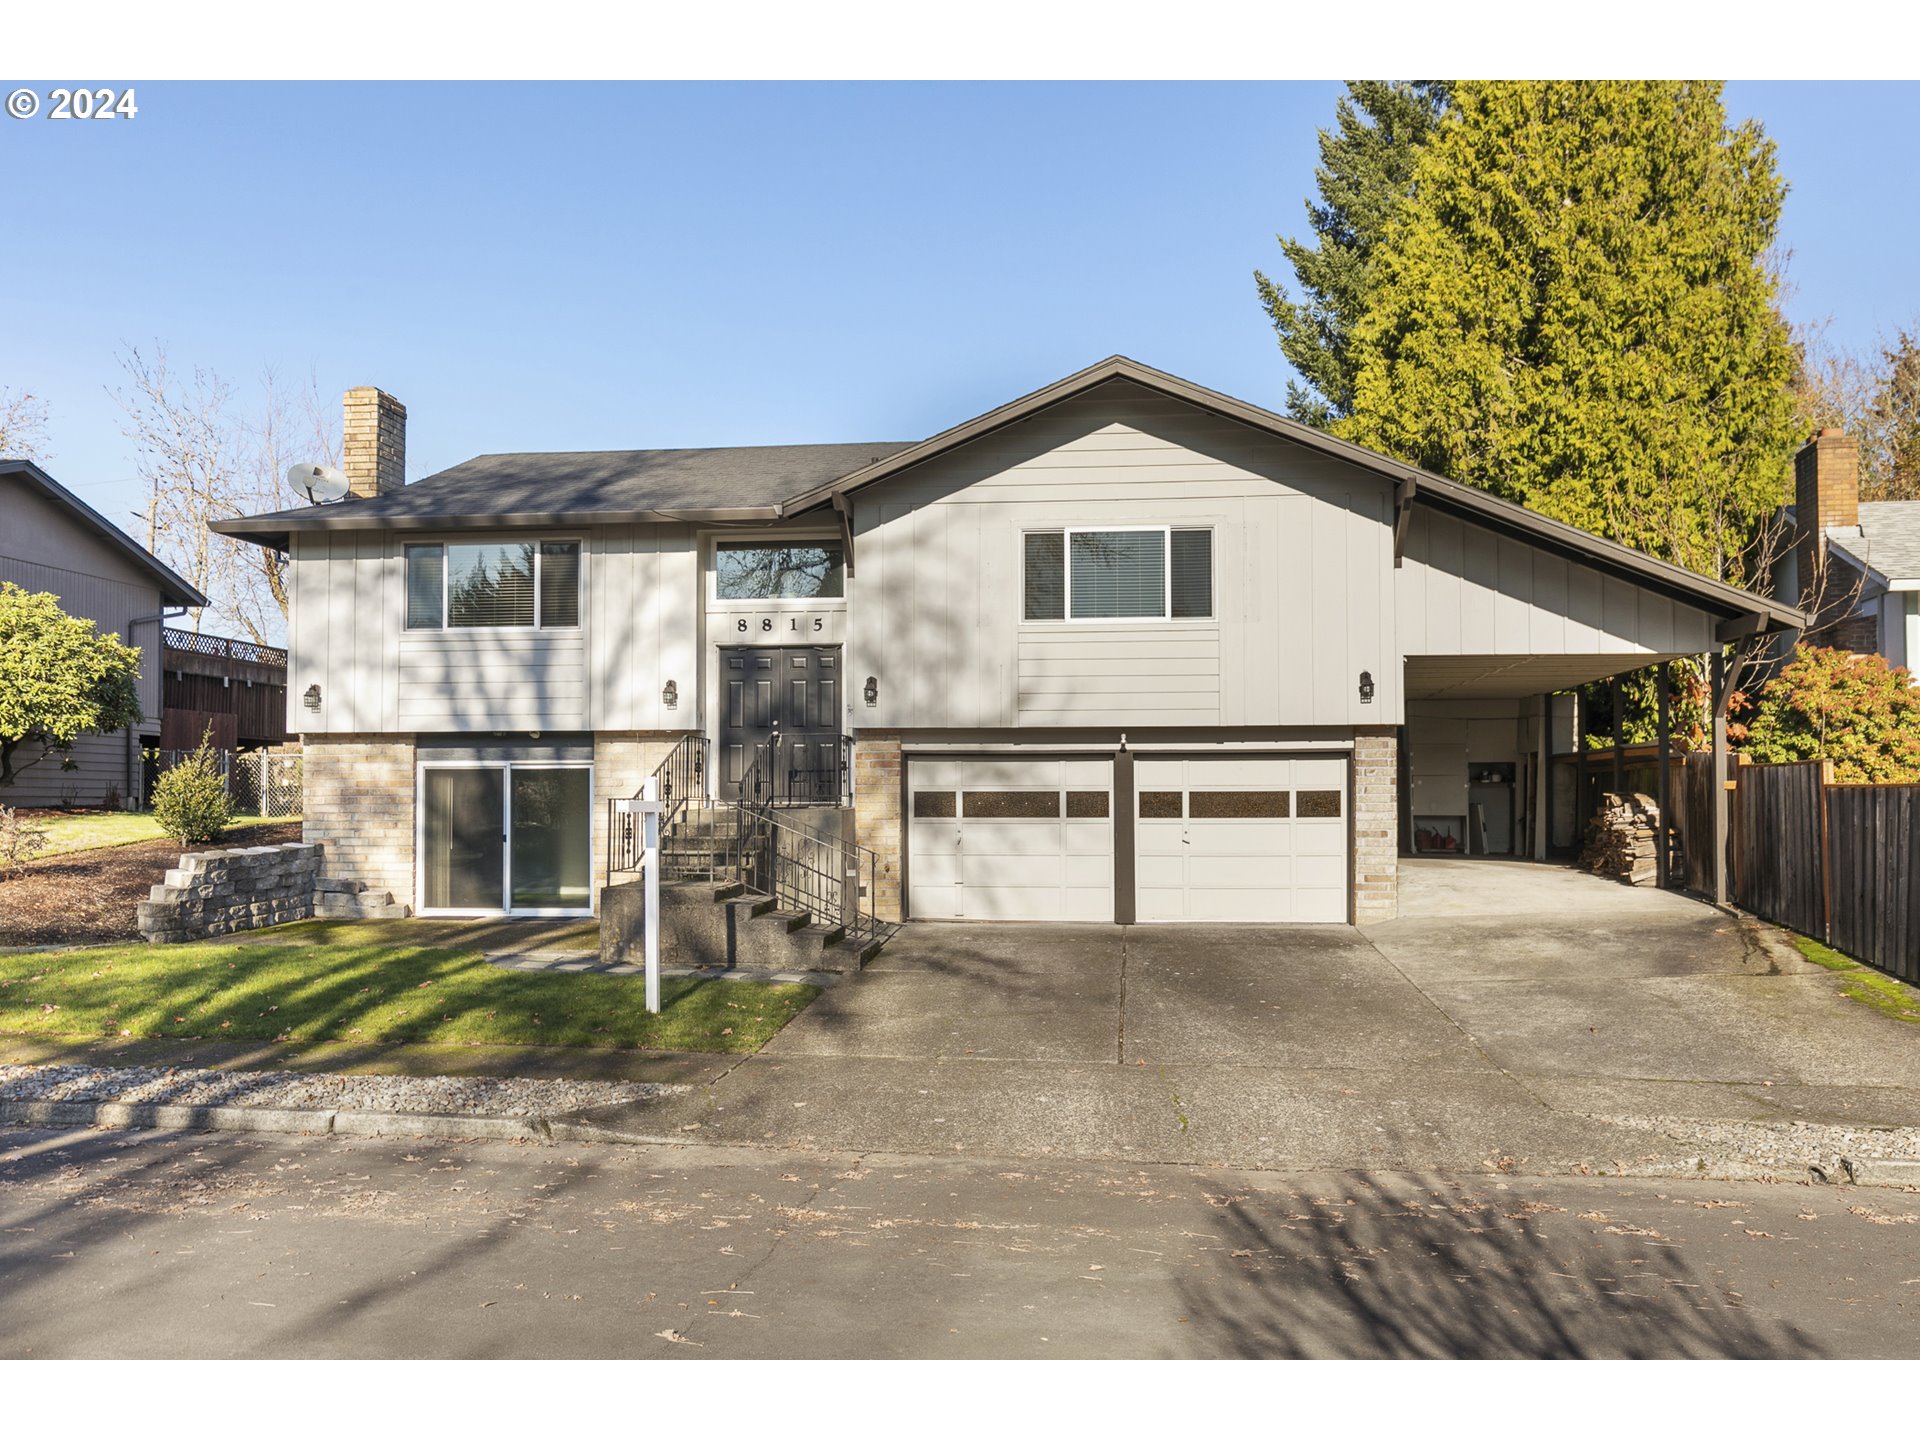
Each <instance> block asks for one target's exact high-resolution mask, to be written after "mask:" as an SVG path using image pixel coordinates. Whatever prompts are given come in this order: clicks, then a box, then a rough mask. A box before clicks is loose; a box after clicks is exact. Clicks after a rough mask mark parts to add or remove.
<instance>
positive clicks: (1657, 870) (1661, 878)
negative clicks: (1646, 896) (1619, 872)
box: [1653, 663, 1673, 890]
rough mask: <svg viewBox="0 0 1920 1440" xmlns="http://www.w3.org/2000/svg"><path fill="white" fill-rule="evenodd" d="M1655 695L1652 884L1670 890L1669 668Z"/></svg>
mask: <svg viewBox="0 0 1920 1440" xmlns="http://www.w3.org/2000/svg"><path fill="white" fill-rule="evenodd" d="M1653 693H1654V694H1655V695H1656V696H1657V697H1658V698H1659V701H1660V723H1659V734H1658V735H1657V736H1656V739H1657V740H1658V742H1659V745H1660V781H1659V784H1660V793H1659V794H1658V795H1657V796H1655V797H1654V798H1655V799H1656V800H1657V801H1658V802H1659V805H1660V825H1659V833H1658V834H1657V835H1656V836H1655V843H1654V847H1653V874H1654V879H1653V883H1654V884H1655V885H1656V886H1658V887H1659V888H1660V889H1662V890H1664V889H1666V888H1667V884H1668V882H1669V881H1670V880H1671V879H1672V878H1673V877H1672V876H1670V875H1669V874H1668V873H1667V871H1668V868H1669V867H1670V866H1671V865H1672V863H1673V859H1672V856H1673V847H1672V841H1671V836H1672V834H1673V817H1672V816H1671V815H1669V814H1668V813H1667V802H1668V800H1669V799H1670V798H1671V797H1672V794H1673V785H1672V781H1671V778H1670V776H1669V773H1668V772H1669V771H1670V769H1671V768H1672V767H1671V761H1672V758H1673V757H1672V755H1671V753H1670V752H1671V750H1672V748H1673V715H1672V711H1671V710H1670V708H1669V706H1668V703H1667V667H1666V665H1665V663H1662V664H1661V666H1660V669H1659V670H1658V671H1657V672H1656V675H1655V679H1654V682H1653Z"/></svg>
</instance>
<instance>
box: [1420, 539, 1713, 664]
mask: <svg viewBox="0 0 1920 1440" xmlns="http://www.w3.org/2000/svg"><path fill="white" fill-rule="evenodd" d="M1395 575H1396V577H1397V590H1398V595H1397V603H1398V607H1399V626H1398V630H1399V636H1400V644H1401V647H1402V649H1403V651H1404V652H1405V653H1406V654H1408V655H1696V654H1699V653H1701V652H1702V651H1705V650H1708V649H1711V648H1712V646H1713V643H1714V641H1713V632H1714V621H1713V617H1712V616H1710V615H1708V614H1707V613H1706V612H1705V611H1704V610H1696V609H1694V608H1693V607H1692V606H1690V605H1686V604H1683V603H1681V602H1680V601H1677V600H1670V599H1668V598H1667V597H1666V596H1664V595H1656V594H1654V593H1653V592H1652V591H1650V590H1644V589H1642V588H1641V587H1639V586H1638V585H1633V584H1630V583H1628V582H1627V581H1625V580H1620V579H1616V578H1614V577H1613V576H1611V575H1604V574H1602V573H1601V572H1600V571H1598V570H1594V569H1591V568H1589V567H1587V566H1585V565H1581V564H1578V563H1576V562H1574V561H1571V560H1567V559H1565V558H1563V557H1561V556H1558V555H1554V554H1550V553H1549V552H1547V551H1545V550H1541V549H1538V548H1536V547H1535V546H1532V545H1529V544H1527V543H1526V542H1524V541H1521V540H1514V539H1510V538H1508V537H1506V536H1502V535H1497V534H1495V533H1494V532H1493V531H1491V530H1485V529H1482V528H1481V527H1480V526H1478V525H1472V524H1469V523H1467V522H1466V521H1463V520H1459V519H1456V518H1454V517H1452V516H1448V515H1436V514H1434V513H1433V512H1431V511H1427V510H1419V509H1416V510H1415V511H1414V513H1413V516H1412V520H1411V523H1410V524H1409V526H1408V530H1407V543H1406V550H1405V554H1404V557H1403V560H1402V564H1401V567H1400V569H1399V570H1397V571H1396V572H1395Z"/></svg>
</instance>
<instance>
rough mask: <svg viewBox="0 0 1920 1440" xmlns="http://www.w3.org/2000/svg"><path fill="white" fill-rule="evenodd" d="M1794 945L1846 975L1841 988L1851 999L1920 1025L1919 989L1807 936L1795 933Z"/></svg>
mask: <svg viewBox="0 0 1920 1440" xmlns="http://www.w3.org/2000/svg"><path fill="white" fill-rule="evenodd" d="M1788 933H1789V934H1791V933H1792V932H1791V931H1789V932H1788ZM1793 946H1794V948H1795V949H1796V950H1798V951H1799V952H1800V953H1801V954H1802V955H1804V956H1806V957H1807V959H1809V960H1811V961H1812V962H1813V963H1814V964H1816V965H1819V966H1821V967H1823V968H1825V969H1828V970H1832V971H1835V972H1837V973H1838V974H1840V975H1841V976H1843V977H1844V979H1843V980H1842V983H1841V988H1842V989H1843V990H1845V991H1846V994H1847V998H1848V999H1849V1000H1858V1001H1859V1002H1860V1003H1861V1004H1862V1005H1865V1006H1867V1007H1869V1008H1870V1009H1874V1010H1878V1011H1879V1012H1880V1013H1881V1014H1882V1015H1886V1016H1888V1017H1890V1018H1892V1019H1894V1020H1905V1021H1906V1022H1907V1023H1908V1024H1911V1025H1920V991H1917V990H1915V989H1914V988H1913V987H1912V986H1911V985H1903V984H1901V983H1900V982H1899V981H1898V980H1896V979H1894V978H1893V977H1892V976H1891V975H1883V974H1881V973H1880V972H1879V971H1878V970H1872V969H1869V968H1868V967H1867V966H1865V965H1862V964H1861V963H1860V962H1859V961H1858V960H1855V959H1854V958H1853V957H1852V956H1850V955H1843V954H1841V953H1840V952H1839V951H1838V950H1836V949H1834V948H1833V947H1832V946H1831V945H1822V944H1821V943H1820V942H1819V941H1818V940H1812V939H1809V938H1808V937H1807V936H1805V935H1794V936H1793Z"/></svg>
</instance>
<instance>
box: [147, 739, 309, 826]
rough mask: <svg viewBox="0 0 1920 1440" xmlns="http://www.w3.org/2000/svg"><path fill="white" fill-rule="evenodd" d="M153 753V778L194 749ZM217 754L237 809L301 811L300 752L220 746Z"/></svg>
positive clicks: (248, 812) (266, 812)
mask: <svg viewBox="0 0 1920 1440" xmlns="http://www.w3.org/2000/svg"><path fill="white" fill-rule="evenodd" d="M149 753H150V754H152V756H153V760H154V763H153V769H152V772H151V775H152V779H155V780H157V779H158V778H159V777H160V776H161V775H164V774H165V773H166V772H167V771H169V770H171V769H172V768H173V767H174V766H175V765H178V764H179V763H180V762H181V761H182V760H185V759H188V758H189V757H190V756H192V754H193V751H191V750H160V751H155V752H149ZM214 754H215V756H216V758H217V760H218V763H219V766H220V774H221V776H222V777H223V778H224V779H225V780H226V782H227V798H228V799H230V800H232V801H233V808H234V810H235V811H236V812H237V813H239V814H242V815H264V816H268V817H273V818H278V817H281V816H291V815H298V814H299V813H300V804H301V798H302V796H301V787H300V755H299V754H298V752H288V751H275V750H248V751H245V752H242V753H236V752H234V751H232V750H216V751H215V752H214ZM152 793H153V786H152V783H151V781H149V783H148V786H147V794H148V795H152Z"/></svg>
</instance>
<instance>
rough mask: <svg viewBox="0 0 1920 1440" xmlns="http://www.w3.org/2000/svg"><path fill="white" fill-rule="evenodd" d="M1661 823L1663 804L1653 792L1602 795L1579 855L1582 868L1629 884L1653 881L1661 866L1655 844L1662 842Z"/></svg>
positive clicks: (1645, 883)
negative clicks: (1661, 805)
mask: <svg viewBox="0 0 1920 1440" xmlns="http://www.w3.org/2000/svg"><path fill="white" fill-rule="evenodd" d="M1659 826H1660V806H1659V804H1658V803H1657V802H1656V801H1655V800H1654V798H1653V797H1652V796H1651V795H1639V794H1634V795H1620V794H1616V793H1614V792H1613V791H1611V790H1610V791H1608V792H1607V793H1606V794H1604V795H1602V796H1601V797H1600V810H1599V812H1598V813H1597V814H1596V815H1595V816H1594V817H1593V819H1592V821H1591V822H1589V823H1588V825H1587V844H1586V849H1585V850H1583V851H1582V852H1581V855H1580V864H1581V866H1582V868H1584V869H1587V870H1591V871H1592V872H1593V873H1594V874H1596V875H1606V876H1609V877H1610V878H1612V879H1615V880H1619V881H1621V882H1622V883H1624V884H1627V885H1651V884H1653V883H1654V880H1655V878H1656V874H1657V870H1658V865H1657V862H1656V860H1655V855H1654V848H1655V846H1656V845H1657V844H1658V843H1659V842H1658V835H1659Z"/></svg>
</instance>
